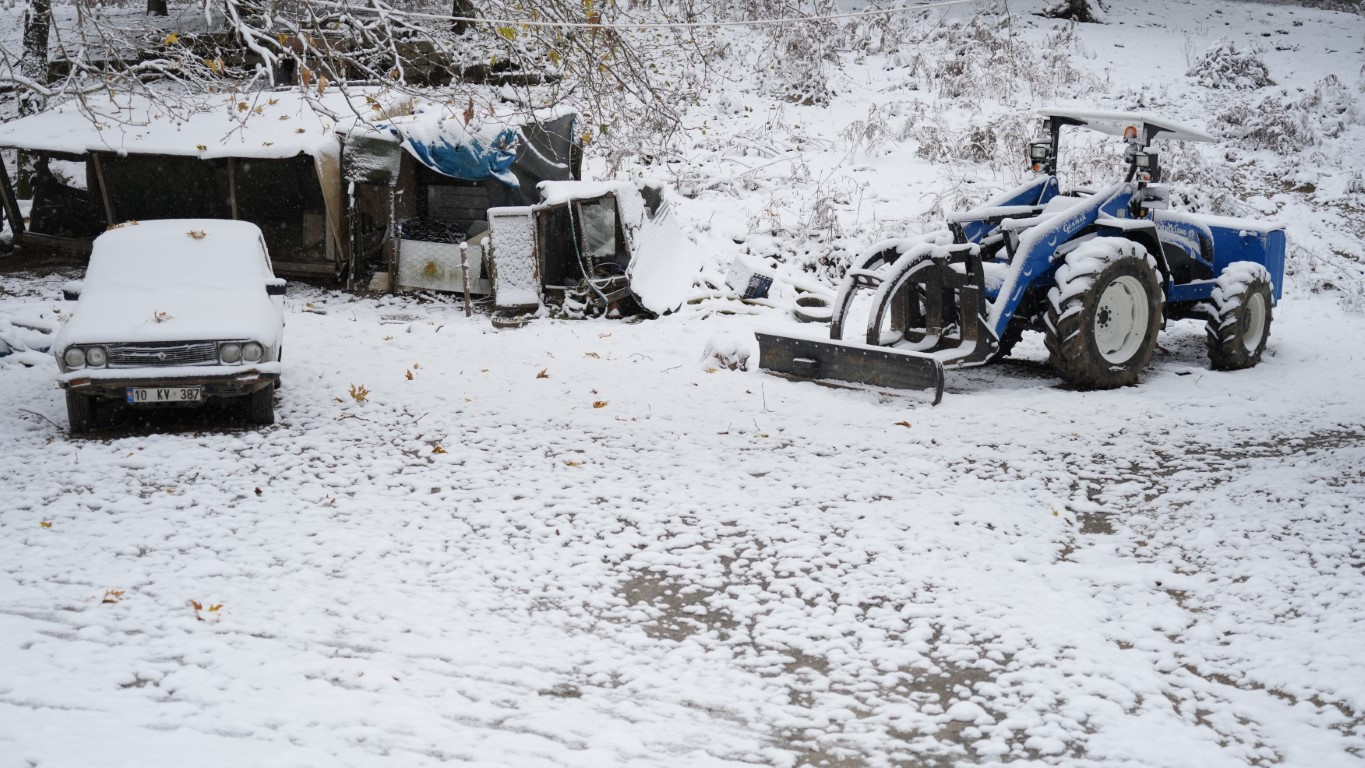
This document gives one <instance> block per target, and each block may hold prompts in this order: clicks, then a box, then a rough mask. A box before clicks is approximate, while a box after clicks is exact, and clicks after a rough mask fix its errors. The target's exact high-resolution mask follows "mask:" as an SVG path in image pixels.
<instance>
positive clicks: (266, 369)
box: [57, 363, 280, 408]
mask: <svg viewBox="0 0 1365 768" xmlns="http://www.w3.org/2000/svg"><path fill="white" fill-rule="evenodd" d="M225 368H227V367H226V366H193V367H190V366H186V367H183V368H123V369H118V368H115V369H78V370H74V371H71V372H69V373H64V374H62V375H61V376H59V377H58V379H57V384H58V386H60V387H61V388H62V389H65V390H67V391H68V392H72V393H76V394H82V395H90V396H93V397H98V398H100V399H106V400H119V401H123V402H126V400H127V395H128V389H129V388H130V387H200V388H201V389H202V395H203V398H202V399H201V400H199V401H197V402H188V403H159V404H152V405H144V404H139V407H158V408H159V407H167V406H194V405H198V404H199V403H202V402H203V401H204V400H209V399H211V398H225V397H241V396H242V395H249V394H251V393H252V392H256V391H257V390H261V389H265V388H266V387H269V386H273V385H275V384H276V383H278V382H279V380H280V364H279V363H263V364H259V365H251V366H234V367H231V368H227V370H224V369H225Z"/></svg>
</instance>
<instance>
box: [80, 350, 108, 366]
mask: <svg viewBox="0 0 1365 768" xmlns="http://www.w3.org/2000/svg"><path fill="white" fill-rule="evenodd" d="M107 362H109V355H108V354H107V353H106V352H105V351H104V347H87V348H86V350H85V364H86V365H88V366H90V367H91V368H103V367H104V364H105V363H107Z"/></svg>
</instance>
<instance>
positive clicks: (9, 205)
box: [0, 161, 24, 240]
mask: <svg viewBox="0 0 1365 768" xmlns="http://www.w3.org/2000/svg"><path fill="white" fill-rule="evenodd" d="M0 204H3V205H4V206H5V218H7V219H9V229H10V231H11V232H13V233H14V237H15V239H16V240H17V239H18V238H19V236H20V235H22V234H24V215H23V214H22V213H20V212H19V200H18V198H16V197H15V195H14V185H13V184H11V183H10V180H9V172H8V171H6V170H5V164H4V162H3V161H0Z"/></svg>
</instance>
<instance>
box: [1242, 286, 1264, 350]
mask: <svg viewBox="0 0 1365 768" xmlns="http://www.w3.org/2000/svg"><path fill="white" fill-rule="evenodd" d="M1263 338H1265V297H1264V296H1262V295H1261V294H1259V293H1253V294H1251V295H1250V296H1248V297H1247V304H1246V327H1245V328H1243V329H1242V346H1243V347H1245V348H1246V351H1248V352H1255V351H1256V349H1257V348H1258V347H1260V346H1261V339H1263Z"/></svg>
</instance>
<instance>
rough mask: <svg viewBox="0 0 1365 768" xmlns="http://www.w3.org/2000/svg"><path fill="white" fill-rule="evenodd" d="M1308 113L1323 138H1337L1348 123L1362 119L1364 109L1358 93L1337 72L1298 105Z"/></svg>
mask: <svg viewBox="0 0 1365 768" xmlns="http://www.w3.org/2000/svg"><path fill="white" fill-rule="evenodd" d="M1297 106H1298V108H1299V109H1302V110H1303V111H1305V112H1307V113H1308V114H1309V119H1310V120H1311V121H1312V122H1313V123H1315V124H1316V126H1317V129H1318V132H1319V133H1320V134H1322V136H1323V138H1328V139H1335V138H1337V137H1338V136H1340V135H1341V134H1343V133H1345V131H1346V128H1347V126H1349V125H1352V124H1356V123H1360V122H1361V117H1362V114H1361V109H1360V107H1359V106H1358V104H1357V101H1356V96H1355V94H1353V93H1351V90H1350V89H1349V88H1347V87H1346V86H1345V85H1343V84H1342V82H1341V79H1340V78H1338V77H1337V76H1336V75H1328V76H1327V77H1324V78H1323V79H1321V80H1319V81H1318V82H1317V83H1316V84H1314V86H1313V92H1312V93H1310V94H1308V95H1307V96H1304V97H1303V98H1302V99H1300V100H1299V102H1298V104H1297Z"/></svg>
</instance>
